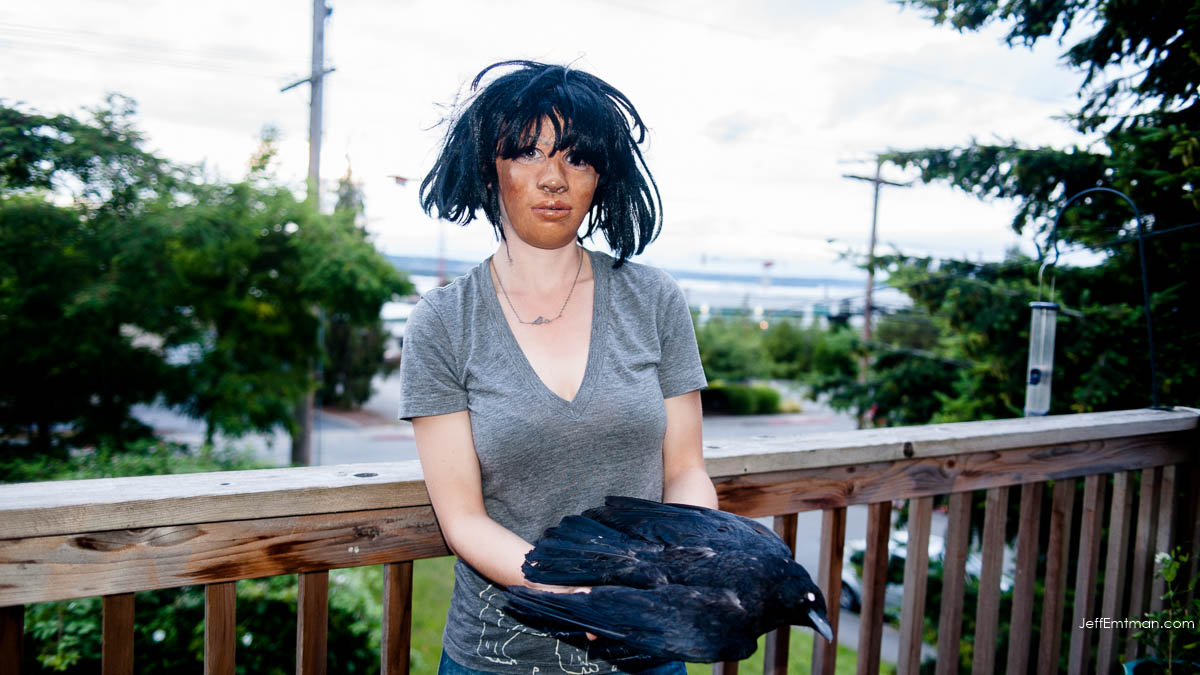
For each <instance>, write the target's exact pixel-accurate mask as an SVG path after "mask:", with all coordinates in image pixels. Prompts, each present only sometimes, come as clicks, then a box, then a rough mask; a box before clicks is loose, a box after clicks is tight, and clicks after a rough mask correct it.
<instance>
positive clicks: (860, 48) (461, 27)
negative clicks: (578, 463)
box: [0, 0, 1080, 277]
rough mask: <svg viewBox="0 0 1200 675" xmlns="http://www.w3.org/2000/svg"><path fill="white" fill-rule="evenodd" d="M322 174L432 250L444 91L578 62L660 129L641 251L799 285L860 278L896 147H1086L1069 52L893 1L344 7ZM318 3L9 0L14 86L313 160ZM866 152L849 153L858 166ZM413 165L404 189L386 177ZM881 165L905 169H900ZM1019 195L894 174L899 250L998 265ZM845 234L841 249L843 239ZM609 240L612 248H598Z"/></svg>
mask: <svg viewBox="0 0 1200 675" xmlns="http://www.w3.org/2000/svg"><path fill="white" fill-rule="evenodd" d="M330 4H331V6H332V8H333V14H332V16H331V17H330V20H329V24H328V29H327V42H326V59H327V63H328V64H329V65H330V66H333V67H335V68H336V69H337V71H336V72H334V73H333V74H332V75H330V76H329V78H328V79H327V87H326V98H325V110H326V116H325V124H324V129H325V144H324V150H323V157H322V178H323V180H324V181H325V182H326V183H327V184H328V185H330V186H332V185H333V184H334V182H335V181H336V179H337V177H338V176H340V175H342V174H343V173H344V172H345V171H346V167H347V162H349V163H351V165H352V166H353V171H354V175H355V176H356V177H357V178H358V179H359V180H361V181H362V183H363V185H364V187H365V190H366V200H367V201H366V206H367V216H368V228H369V229H370V231H371V232H372V233H373V234H374V237H375V241H376V243H377V245H378V246H379V248H380V249H382V250H383V251H385V252H387V253H395V254H405V255H432V254H434V253H435V252H436V250H437V243H436V242H437V233H438V228H439V227H440V225H439V224H438V223H436V222H435V221H432V220H430V219H429V218H427V217H426V216H425V215H424V214H423V213H422V212H421V211H420V208H419V207H418V204H417V187H416V183H417V182H419V178H420V177H421V176H423V175H424V172H425V171H427V170H428V168H429V166H430V165H431V164H432V162H433V159H434V156H435V153H436V151H437V149H438V146H439V144H440V140H441V135H442V127H439V126H436V125H437V122H438V121H439V119H440V118H441V115H442V114H443V113H444V111H445V108H444V104H447V103H450V102H452V101H453V100H454V98H455V96H456V94H457V93H458V92H459V90H460V88H462V87H463V86H464V84H465V83H466V82H468V81H469V80H470V79H471V78H472V77H473V76H474V75H475V73H476V72H478V71H479V70H480V69H481V68H482V67H484V66H486V65H487V64H489V63H492V62H494V61H498V60H505V59H513V58H528V59H534V60H540V61H547V62H556V63H572V64H574V65H575V66H576V67H578V68H581V69H583V70H586V71H588V72H591V73H593V74H595V75H598V76H600V77H601V78H603V79H605V80H607V81H608V82H610V83H611V84H613V85H614V86H616V87H617V88H619V89H621V90H622V91H624V92H625V93H626V94H627V95H628V96H629V97H630V98H631V99H632V100H633V102H634V104H635V105H636V106H637V108H638V110H639V112H640V113H641V114H642V116H643V118H644V119H645V120H646V121H647V123H648V124H649V126H650V127H651V130H652V136H651V139H650V144H649V149H648V152H647V156H648V161H649V162H650V166H651V169H652V171H653V172H654V175H655V177H656V178H657V179H658V181H659V185H660V188H661V190H662V196H663V202H664V213H665V225H664V229H663V235H662V236H661V237H660V238H659V240H658V241H657V242H656V243H655V244H653V245H652V246H651V247H650V248H649V249H648V251H647V254H646V255H645V256H644V258H643V259H644V260H646V261H648V262H652V263H657V264H662V265H668V266H685V267H691V268H699V266H700V264H701V260H702V256H706V257H707V258H706V259H707V261H708V265H709V266H710V267H719V268H723V269H750V268H755V267H757V266H758V265H761V261H762V260H763V259H770V260H774V261H775V262H776V267H775V270H777V273H781V274H787V275H793V276H814V275H835V276H843V277H855V276H857V275H858V274H859V273H858V272H856V271H855V270H854V269H853V268H851V267H849V266H848V265H847V264H846V263H844V262H838V261H837V253H838V252H839V251H841V250H844V249H846V248H855V249H859V250H861V249H864V248H865V242H866V239H867V235H868V232H869V229H870V219H871V186H870V184H868V183H863V182H859V181H854V180H848V179H846V178H843V177H842V174H843V173H860V174H862V173H869V172H872V171H873V170H874V166H873V164H872V163H871V162H869V161H868V162H862V160H865V159H869V158H870V157H872V156H873V154H874V153H876V152H879V151H884V150H887V149H889V148H897V149H910V148H918V147H924V146H933V145H955V144H962V143H965V142H967V141H968V140H969V139H971V138H972V137H975V138H978V139H981V140H985V141H988V140H994V139H996V138H999V139H1004V140H1008V139H1017V140H1019V141H1020V142H1022V143H1024V144H1028V145H1046V144H1050V145H1056V146H1063V145H1068V144H1072V143H1077V142H1080V139H1078V138H1077V137H1076V136H1075V135H1074V134H1073V133H1072V132H1071V131H1070V130H1069V128H1068V127H1067V125H1065V124H1063V123H1062V122H1061V121H1057V120H1055V119H1054V118H1055V117H1056V116H1061V115H1062V114H1063V113H1064V112H1065V111H1067V110H1070V109H1072V108H1073V107H1074V106H1075V99H1074V92H1075V90H1076V88H1077V86H1078V83H1079V79H1080V78H1079V76H1078V75H1077V74H1076V73H1073V72H1070V71H1068V70H1066V69H1064V68H1063V67H1061V65H1060V63H1059V58H1058V57H1059V53H1060V52H1061V48H1059V47H1058V46H1057V45H1055V44H1053V43H1052V42H1051V43H1046V44H1043V45H1039V47H1038V49H1036V50H1033V51H1030V50H1028V49H1024V48H1017V49H1010V48H1008V47H1006V46H1005V45H1004V44H1003V42H1002V41H1001V32H1000V31H997V30H990V31H985V32H983V33H971V34H964V35H960V34H958V33H955V32H954V31H953V30H950V29H948V28H944V27H940V28H939V27H935V26H933V25H932V24H931V23H930V22H929V21H928V20H927V19H926V18H925V17H923V16H922V15H920V14H918V13H917V12H915V11H912V10H901V9H900V8H899V7H897V6H896V5H895V4H893V3H890V2H887V1H886V0H846V1H844V2H843V1H835V0H743V1H741V2H729V0H724V1H722V2H716V1H708V0H704V1H701V0H643V1H642V2H636V1H635V0H576V1H574V2H570V1H562V2H556V3H545V2H541V3H535V2H527V1H519V2H502V1H497V0H491V1H489V0H458V1H455V0H330ZM311 26H312V5H311V2H308V1H307V0H290V1H283V0H249V1H247V0H240V1H238V2H232V1H229V0H211V1H209V2H203V3H198V2H193V3H182V2H161V1H152V0H127V1H124V2H119V1H116V0H86V1H85V0H41V1H40V2H37V3H6V6H5V7H4V8H2V9H0V97H3V98H5V99H6V100H7V101H8V102H9V103H10V104H11V103H13V102H21V103H23V104H25V105H26V106H27V107H28V108H30V109H35V110H38V111H41V112H45V113H55V112H78V111H79V109H80V108H81V107H82V106H94V105H96V104H97V103H99V102H100V101H101V100H102V98H103V96H104V94H105V93H106V92H119V93H122V94H125V95H128V96H130V97H132V98H134V99H136V100H137V101H138V103H139V110H140V115H139V120H140V125H141V127H142V129H143V130H144V131H145V132H146V134H147V136H148V137H149V140H150V147H151V148H152V149H153V150H155V151H156V152H158V153H160V154H162V155H163V156H166V157H168V158H170V159H173V160H176V161H182V162H202V161H203V162H205V163H206V165H207V166H208V167H209V168H210V169H214V170H216V171H218V172H220V174H221V175H223V176H225V177H227V178H234V179H236V178H239V177H241V176H243V175H244V174H245V171H246V162H247V160H248V158H249V157H250V155H251V153H252V152H253V151H254V149H255V147H256V145H257V138H258V135H259V132H260V129H261V128H262V127H263V125H264V124H273V125H275V126H277V127H279V129H280V130H281V131H282V135H283V139H282V145H281V153H280V168H279V176H280V177H281V178H282V179H283V180H285V181H287V182H289V183H290V184H293V185H295V186H296V187H297V189H299V188H300V187H301V186H302V185H303V177H304V173H305V171H306V168H307V133H308V132H307V125H308V109H307V106H308V95H309V94H308V88H307V86H301V87H297V88H295V89H292V90H290V91H288V92H286V93H280V89H281V88H282V87H283V86H285V85H287V84H289V83H291V82H293V81H295V80H297V79H300V78H302V77H306V76H307V74H308V69H309V62H310V59H311V30H312V28H311ZM856 160H857V161H859V162H860V163H857V164H856V163H854V162H855V161H856ZM392 174H400V175H404V176H410V177H413V178H414V179H418V180H415V181H413V182H410V183H409V184H408V186H406V187H399V186H397V185H396V184H395V183H394V181H393V180H392V179H391V178H389V175H392ZM885 175H886V176H887V177H890V178H892V179H904V178H905V176H903V175H901V174H899V173H898V172H896V171H895V170H892V171H890V172H889V171H887V168H886V167H885ZM1011 218H1012V207H1011V205H1008V204H1003V203H1000V204H983V203H980V202H978V201H977V200H974V199H973V198H971V197H969V196H965V195H962V194H959V193H954V192H952V191H951V190H949V189H948V188H943V187H932V186H923V185H917V186H914V187H910V188H904V189H899V188H885V190H884V193H883V196H882V200H881V205H880V216H879V230H880V231H879V240H880V246H881V250H884V251H886V250H888V249H889V247H890V246H892V245H894V246H896V247H898V248H899V249H901V250H903V251H905V252H912V253H921V254H935V255H941V256H964V255H965V256H969V257H971V258H980V257H982V258H984V259H989V260H995V259H999V258H1000V257H1001V256H1002V255H1003V253H1004V251H1005V249H1006V248H1008V247H1010V246H1012V245H1015V244H1020V245H1021V246H1022V247H1023V249H1024V250H1026V251H1027V252H1030V253H1032V251H1033V248H1032V246H1031V245H1030V243H1029V241H1028V240H1027V239H1026V240H1021V239H1019V238H1018V237H1017V236H1016V235H1015V234H1013V233H1012V231H1011V230H1010V228H1009V222H1010V221H1011ZM445 228H446V237H447V248H448V253H449V255H450V257H454V258H462V259H468V260H478V259H482V258H483V257H485V256H486V255H487V254H488V253H490V252H491V250H492V249H493V248H494V246H495V244H494V240H493V237H492V234H491V228H490V227H488V226H487V225H486V223H476V224H472V226H470V227H468V228H466V229H461V228H458V227H457V226H452V225H451V226H445ZM830 239H833V240H834V241H833V242H832V243H830V242H829V241H828V240H830ZM596 246H597V247H601V248H602V247H603V242H597V244H596Z"/></svg>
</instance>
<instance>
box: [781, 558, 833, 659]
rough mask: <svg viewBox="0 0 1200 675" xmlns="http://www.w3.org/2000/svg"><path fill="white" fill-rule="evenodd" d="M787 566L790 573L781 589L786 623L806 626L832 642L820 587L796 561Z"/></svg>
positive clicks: (831, 633)
mask: <svg viewBox="0 0 1200 675" xmlns="http://www.w3.org/2000/svg"><path fill="white" fill-rule="evenodd" d="M789 567H790V569H789V570H788V571H789V572H790V574H789V575H788V579H787V580H786V581H785V582H784V583H783V586H782V589H781V590H782V592H783V598H784V601H785V603H786V607H787V614H786V620H787V623H789V624H791V625H793V626H807V627H809V628H811V629H813V630H815V631H816V632H817V633H819V634H820V635H821V637H823V638H825V639H826V640H828V641H829V642H832V641H833V629H832V628H830V626H829V617H828V616H827V615H826V613H825V612H826V607H825V596H824V595H822V594H821V589H819V588H817V585H816V584H815V583H813V580H812V577H810V576H809V575H808V571H807V570H805V569H804V568H803V567H802V566H800V565H799V564H798V563H795V562H792V563H791V565H790V566H789Z"/></svg>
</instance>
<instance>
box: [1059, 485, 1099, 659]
mask: <svg viewBox="0 0 1200 675" xmlns="http://www.w3.org/2000/svg"><path fill="white" fill-rule="evenodd" d="M1106 483H1107V480H1106V477H1105V476H1088V477H1087V478H1085V479H1084V481H1083V505H1082V507H1081V510H1080V514H1079V561H1078V565H1077V566H1076V568H1075V612H1074V614H1073V615H1072V618H1071V651H1070V652H1069V653H1068V656H1067V669H1068V670H1070V672H1072V673H1082V672H1090V671H1091V667H1090V666H1089V662H1090V661H1091V657H1092V634H1093V630H1092V629H1091V628H1089V627H1088V624H1087V623H1086V622H1088V621H1091V620H1093V619H1095V618H1096V569H1097V567H1099V565H1100V532H1101V528H1102V527H1103V524H1104V523H1103V519H1104V516H1103V509H1104V488H1105V484H1106Z"/></svg>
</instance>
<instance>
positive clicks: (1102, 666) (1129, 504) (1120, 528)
mask: <svg viewBox="0 0 1200 675" xmlns="http://www.w3.org/2000/svg"><path fill="white" fill-rule="evenodd" d="M1132 482H1133V476H1132V472H1130V471H1122V472H1120V473H1118V474H1116V475H1115V476H1113V496H1112V510H1111V512H1110V515H1109V519H1108V555H1107V557H1106V559H1105V563H1104V599H1103V600H1102V601H1101V603H1100V616H1103V617H1108V618H1111V619H1121V618H1124V617H1126V616H1128V614H1126V613H1125V611H1124V610H1125V607H1124V604H1123V602H1124V598H1125V561H1126V560H1128V559H1129V518H1130V515H1131V513H1132V511H1133V491H1132V490H1130V484H1131V483H1132ZM1120 638H1121V631H1120V630H1119V629H1116V628H1105V629H1101V631H1100V646H1099V648H1097V650H1096V670H1097V671H1098V672H1100V673H1120V672H1122V668H1121V665H1120V662H1119V660H1118V658H1117V654H1118V653H1119V651H1118V650H1119V647H1120V645H1119V642H1120Z"/></svg>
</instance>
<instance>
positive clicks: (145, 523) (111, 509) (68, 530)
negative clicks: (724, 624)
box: [0, 409, 1200, 675]
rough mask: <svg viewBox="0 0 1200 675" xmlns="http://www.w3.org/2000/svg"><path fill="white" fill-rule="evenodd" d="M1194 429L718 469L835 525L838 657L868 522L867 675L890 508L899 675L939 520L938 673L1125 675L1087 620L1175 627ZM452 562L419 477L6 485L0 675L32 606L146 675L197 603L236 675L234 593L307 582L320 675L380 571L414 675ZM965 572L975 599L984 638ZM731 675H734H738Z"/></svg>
mask: <svg viewBox="0 0 1200 675" xmlns="http://www.w3.org/2000/svg"><path fill="white" fill-rule="evenodd" d="M1198 420H1200V412H1198V411H1196V410H1192V409H1175V410H1173V411H1161V410H1157V411H1156V410H1132V411H1120V412H1111V413H1092V414H1085V415H1065V416H1055V417H1043V418H1031V419H1016V420H995V421H986V422H968V423H960V424H942V425H927V426H920V427H901V428H890V429H875V430H863V431H854V432H840V433H834V434H819V435H811V436H805V437H785V436H780V437H762V436H759V437H754V438H747V439H741V440H738V441H731V442H722V443H718V444H710V445H707V446H706V448H705V457H706V462H707V465H708V469H709V473H710V475H712V476H713V479H714V483H715V484H716V486H717V491H718V495H719V497H720V500H721V506H722V508H724V509H726V510H729V511H733V512H735V513H740V514H742V515H746V516H751V517H766V516H773V517H774V527H775V531H776V532H777V533H778V534H780V536H781V537H783V538H784V540H785V541H787V542H788V543H789V545H791V546H793V547H794V546H795V542H796V536H797V533H796V523H797V519H796V515H795V514H796V513H798V512H800V511H809V510H821V511H822V512H823V516H822V521H821V522H822V525H821V532H820V546H821V558H820V567H819V570H818V571H817V577H818V583H819V584H820V585H821V587H822V589H823V591H824V593H825V595H826V597H827V598H829V599H830V601H831V602H830V604H831V605H833V606H832V607H830V618H831V619H832V624H833V626H834V629H835V638H834V641H835V643H836V642H837V640H838V638H837V634H836V633H837V624H838V616H839V613H840V612H839V609H838V608H837V599H838V598H840V597H841V577H842V565H843V557H844V548H845V531H846V507H848V506H852V505H858V504H866V505H868V513H869V515H868V523H867V526H868V528H867V539H868V543H867V547H866V551H865V561H864V564H863V586H862V588H863V598H862V608H861V623H860V630H859V637H858V644H857V650H858V672H859V673H877V672H879V667H880V662H881V653H880V647H881V640H882V634H883V627H884V614H885V609H886V608H885V605H886V602H887V592H886V589H887V571H888V562H889V549H888V540H889V536H890V533H891V530H892V522H893V515H894V513H895V511H896V508H895V506H896V505H899V504H902V503H904V502H905V501H906V502H907V507H908V508H907V517H908V526H907V527H908V538H907V551H908V553H907V557H906V560H905V567H904V583H903V599H902V601H901V607H900V627H899V632H900V650H899V655H898V663H897V666H898V669H899V671H900V672H901V673H916V672H917V671H918V669H919V667H920V657H921V645H922V643H923V642H924V640H925V638H926V637H927V635H926V627H925V616H926V614H927V613H930V612H931V610H930V608H929V607H928V602H927V601H928V598H929V591H930V587H929V585H928V580H929V578H930V563H931V561H930V557H929V555H928V551H929V548H928V541H929V540H930V536H931V518H932V513H933V510H934V508H935V506H937V507H939V508H940V507H942V506H944V507H945V508H946V511H947V520H948V528H947V531H946V536H945V539H944V541H945V545H944V551H943V553H942V555H941V560H940V565H941V566H942V570H943V573H942V579H941V587H940V597H941V601H940V605H939V606H938V607H935V608H933V609H932V613H933V614H936V615H937V616H938V622H937V624H936V630H937V654H938V664H937V670H938V672H939V673H955V672H958V667H959V666H958V659H959V651H960V640H961V639H963V638H967V637H969V638H971V639H970V642H971V643H972V644H973V654H974V660H973V672H976V673H991V672H995V670H997V669H998V668H999V667H1000V665H1001V662H1000V658H1001V657H1004V661H1003V663H1004V664H1005V665H1006V668H1007V671H1008V672H1015V673H1023V672H1028V671H1029V670H1034V669H1036V671H1037V672H1039V673H1050V672H1058V671H1060V670H1062V667H1061V666H1060V657H1061V655H1063V654H1066V658H1067V664H1066V670H1067V671H1068V672H1117V665H1116V664H1117V661H1118V659H1121V658H1133V657H1135V656H1138V655H1139V653H1140V652H1139V649H1140V648H1139V645H1138V644H1137V643H1136V641H1133V640H1130V639H1129V634H1130V631H1128V630H1106V629H1099V630H1098V629H1096V628H1094V627H1088V625H1087V623H1086V620H1088V619H1091V618H1094V617H1097V616H1099V617H1107V618H1111V619H1120V618H1126V617H1137V616H1140V615H1141V613H1142V612H1143V611H1145V610H1146V609H1151V610H1154V609H1157V608H1160V607H1161V600H1160V598H1161V595H1162V590H1163V588H1162V585H1161V581H1157V580H1154V578H1153V576H1152V572H1153V566H1154V565H1153V563H1154V561H1153V555H1152V554H1153V552H1154V551H1164V550H1168V549H1169V548H1171V547H1172V546H1174V545H1177V544H1183V545H1185V546H1187V548H1188V550H1190V551H1192V552H1193V554H1194V553H1195V552H1196V551H1197V548H1196V545H1197V541H1198V539H1200V537H1198V536H1197V535H1198V533H1197V528H1198V526H1200V518H1197V514H1200V503H1198V502H1197V499H1198V496H1197V495H1200V491H1196V490H1194V489H1190V490H1187V491H1186V494H1183V493H1181V491H1180V486H1181V485H1184V484H1187V485H1192V486H1194V485H1195V483H1196V479H1197V477H1200V476H1198V475H1197V471H1196V463H1195V462H1194V460H1195V458H1196V449H1197V439H1198V432H1197V427H1198ZM1080 482H1082V483H1083V487H1082V490H1080V489H1078V488H1077V483H1080ZM1016 486H1021V487H1020V489H1019V490H1014V489H1013V488H1015V487H1016ZM975 491H979V496H978V499H977V501H979V502H980V503H983V504H984V520H983V527H982V534H981V549H982V550H981V553H980V554H979V556H980V558H979V559H980V561H981V564H980V565H979V569H978V570H977V571H973V570H968V569H967V561H968V557H969V556H968V551H969V549H970V543H971V532H972V529H971V513H972V501H973V499H975V498H973V496H972V495H973V493H974V492H975ZM1010 501H1015V505H1016V506H1017V507H1018V513H1019V515H1018V523H1017V524H1016V528H1015V530H1016V551H1015V561H1016V562H1015V573H1014V574H1013V578H1012V583H1011V587H1012V589H1011V602H1010V603H1009V606H1010V608H1011V609H1010V613H1009V615H1007V616H1001V611H1000V610H1001V607H1002V606H1003V605H1004V602H1003V600H1004V597H1005V596H1004V594H1002V592H1001V591H1002V585H1003V584H1002V579H1003V578H1004V575H1005V574H1006V572H1005V564H1004V561H1005V558H1006V538H1007V537H1006V533H1008V532H1010V531H1012V530H1013V529H1014V528H1012V526H1011V525H1010V524H1009V520H1010V518H1009V514H1010V511H1011V510H1010V508H1009V502H1010ZM447 554H448V550H447V549H446V546H445V542H444V541H443V539H442V537H441V533H440V530H439V529H438V527H437V522H436V520H435V518H434V515H433V511H432V509H431V507H430V506H429V499H428V495H427V493H426V491H425V488H424V483H423V481H422V478H421V473H420V467H419V466H418V465H417V464H416V463H415V462H397V463H387V464H356V465H346V466H336V467H309V468H296V469H272V470H262V471H240V472H228V473H209V474H193V475H183V476H151V477H141V478H121V479H100V480H87V481H63V482H58V483H53V484H30V483H27V484H17V485H5V486H0V670H2V671H3V672H5V673H10V672H12V673H15V672H18V671H19V664H20V663H21V654H22V648H23V633H24V618H23V617H24V614H23V606H24V605H26V604H29V603H36V602H46V601H54V600H63V599H68V598H79V597H90V596H103V598H104V600H103V612H104V616H103V665H102V667H103V672H104V673H105V674H106V675H107V674H124V673H132V672H133V669H134V662H135V661H134V659H135V654H134V651H133V634H134V630H133V628H134V626H133V616H134V612H133V610H134V604H133V595H132V594H133V593H134V592H137V591H145V590H153V589H161V588H170V587H176V586H183V585H192V584H201V585H203V586H204V588H205V639H204V653H205V672H206V673H233V672H234V664H235V652H236V649H235V647H236V640H235V631H234V626H235V617H236V596H235V593H234V582H236V581H237V580H240V579H251V578H258V577H265V576H274V575H281V574H299V582H298V583H299V601H298V609H297V612H298V617H297V640H296V669H297V672H300V673H324V672H325V666H326V623H327V611H328V593H329V574H328V571H329V570H331V569H338V568H344V567H354V566H360V565H373V564H383V565H384V570H385V571H384V594H383V603H384V620H383V628H382V639H381V642H382V649H381V654H380V659H381V664H382V672H383V673H385V675H397V674H400V673H407V672H408V665H409V664H408V657H409V632H410V616H411V606H412V561H413V560H416V559H421V558H430V557H437V556H442V555H447ZM1195 559H1196V557H1195V555H1193V557H1192V560H1193V561H1195ZM1039 561H1040V562H1039ZM1101 563H1103V566H1102V565H1101ZM1190 572H1191V573H1194V572H1195V570H1194V569H1192V570H1190ZM969 575H973V576H976V577H977V581H978V601H977V602H976V603H975V608H974V615H973V616H974V631H973V634H969V635H968V634H967V633H966V632H965V626H964V624H963V622H964V611H965V602H964V600H965V598H966V597H967V594H966V589H967V585H968V584H967V580H968V576H969ZM1038 579H1040V580H1041V582H1042V583H1041V587H1042V588H1043V592H1042V593H1040V594H1038V593H1036V589H1037V587H1038V583H1037V581H1038ZM1101 580H1103V584H1101ZM1068 584H1073V585H1072V586H1071V588H1073V591H1074V594H1073V597H1074V598H1075V601H1074V604H1073V606H1069V605H1068V603H1067V594H1066V590H1067V588H1068ZM1126 587H1128V588H1129V592H1128V597H1126V594H1125V593H1124V589H1125V588H1126ZM1039 601H1040V603H1041V612H1040V616H1035V607H1036V606H1037V603H1038V602H1039ZM1068 616H1069V617H1070V621H1071V623H1070V624H1069V625H1064V623H1063V622H1064V620H1066V618H1067V617H1068ZM1005 623H1007V624H1008V625H1009V626H1010V628H1009V629H1008V630H1007V631H1004V630H1003V626H1004V625H1005ZM1035 625H1036V626H1037V627H1039V630H1038V633H1037V635H1036V636H1035V635H1034V633H1033V630H1032V629H1033V627H1034V626H1035ZM1064 629H1067V630H1069V644H1068V645H1066V646H1065V647H1064V645H1062V644H1061V640H1060V639H1059V636H1060V635H1061V634H1062V633H1063V631H1064ZM789 635H790V632H789V631H787V630H782V631H776V632H774V633H772V634H771V635H769V636H768V639H767V643H766V645H767V646H766V650H765V651H766V653H765V659H764V675H770V674H777V675H778V674H782V673H785V672H786V670H787V663H788V645H789V640H788V637H789ZM1003 639H1007V644H1008V648H1007V650H1002V649H1001V648H1000V645H1001V640H1003ZM836 658H837V652H836V644H829V643H826V642H825V641H824V640H823V639H821V638H820V637H814V649H813V662H812V666H813V672H817V673H832V672H834V668H835V665H836ZM715 671H716V672H722V673H730V672H736V671H737V664H732V663H731V664H717V666H716V668H715Z"/></svg>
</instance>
